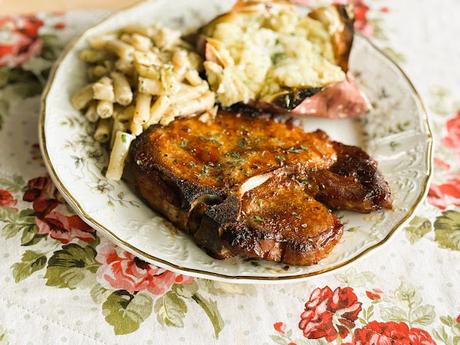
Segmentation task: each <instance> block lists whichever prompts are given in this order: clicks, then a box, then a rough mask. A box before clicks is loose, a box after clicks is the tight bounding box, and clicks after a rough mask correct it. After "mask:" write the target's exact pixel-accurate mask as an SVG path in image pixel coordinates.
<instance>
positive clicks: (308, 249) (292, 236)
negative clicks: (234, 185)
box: [194, 173, 343, 265]
mask: <svg viewBox="0 0 460 345" xmlns="http://www.w3.org/2000/svg"><path fill="white" fill-rule="evenodd" d="M289 202H290V203H291V204H290V207H286V205H287V204H288V203H289ZM202 211H203V215H202V219H201V223H200V225H199V228H198V230H197V231H196V232H195V233H194V237H195V241H196V242H197V244H198V245H200V246H201V247H203V248H205V249H206V250H207V252H208V253H209V254H210V255H211V256H214V257H217V258H228V257H230V256H234V255H240V256H243V257H248V258H260V259H265V260H270V261H276V262H284V263H286V264H292V265H311V264H314V263H317V262H318V261H319V260H321V259H322V258H324V257H325V256H326V255H327V254H328V253H329V252H330V251H331V250H332V248H333V247H334V246H335V244H337V242H338V241H339V239H340V237H341V236H342V231H343V227H342V224H341V223H340V221H339V220H338V219H337V217H336V216H335V215H334V214H333V213H332V212H331V211H330V210H328V209H327V208H326V207H325V206H324V205H322V204H321V203H319V202H318V201H316V200H314V199H313V198H312V197H310V196H309V195H308V194H306V193H305V190H304V188H303V186H302V185H300V184H298V182H297V181H296V180H295V179H293V178H291V177H290V176H288V175H285V174H284V173H280V174H278V173H273V176H272V177H271V178H269V179H268V180H266V181H265V182H263V183H261V184H260V185H258V186H256V187H254V188H253V189H252V190H249V191H248V192H247V193H245V194H244V195H243V196H239V197H238V196H236V195H230V196H229V197H228V198H227V199H226V200H225V201H224V202H223V203H222V204H219V205H215V206H212V207H205V208H204V209H202Z"/></svg>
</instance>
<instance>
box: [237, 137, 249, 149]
mask: <svg viewBox="0 0 460 345" xmlns="http://www.w3.org/2000/svg"><path fill="white" fill-rule="evenodd" d="M247 144H248V141H247V140H246V139H245V138H241V139H239V140H238V143H237V145H238V147H239V148H241V149H244V148H245V147H246V146H247Z"/></svg>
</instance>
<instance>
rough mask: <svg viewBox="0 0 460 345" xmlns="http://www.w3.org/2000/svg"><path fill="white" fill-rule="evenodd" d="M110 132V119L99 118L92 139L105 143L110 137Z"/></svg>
mask: <svg viewBox="0 0 460 345" xmlns="http://www.w3.org/2000/svg"><path fill="white" fill-rule="evenodd" d="M111 132H112V119H101V120H99V122H98V124H97V128H96V131H95V132H94V139H96V141H98V142H100V143H106V142H108V141H109V139H110V133H111Z"/></svg>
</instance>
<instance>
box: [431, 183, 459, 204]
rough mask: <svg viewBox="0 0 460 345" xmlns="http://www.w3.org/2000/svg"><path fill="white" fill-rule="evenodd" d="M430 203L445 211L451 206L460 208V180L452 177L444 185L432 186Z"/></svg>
mask: <svg viewBox="0 0 460 345" xmlns="http://www.w3.org/2000/svg"><path fill="white" fill-rule="evenodd" d="M428 201H429V202H430V203H431V204H432V205H433V206H436V207H437V208H439V209H441V210H445V209H446V208H447V207H448V206H449V205H455V206H460V179H459V178H458V177H455V176H451V177H450V178H449V179H448V180H447V181H446V182H444V183H442V184H438V185H437V184H432V185H431V186H430V191H429V192H428Z"/></svg>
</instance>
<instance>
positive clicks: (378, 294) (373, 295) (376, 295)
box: [366, 289, 383, 301]
mask: <svg viewBox="0 0 460 345" xmlns="http://www.w3.org/2000/svg"><path fill="white" fill-rule="evenodd" d="M382 294H383V291H382V290H380V289H372V291H366V296H367V297H369V299H371V300H373V301H379V300H380V299H381V298H382Z"/></svg>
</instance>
